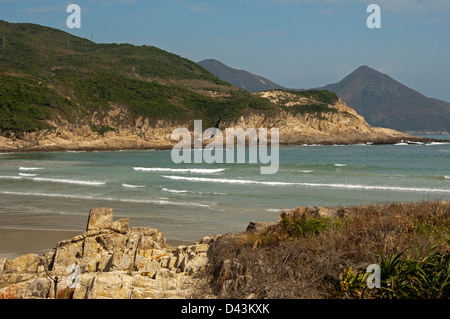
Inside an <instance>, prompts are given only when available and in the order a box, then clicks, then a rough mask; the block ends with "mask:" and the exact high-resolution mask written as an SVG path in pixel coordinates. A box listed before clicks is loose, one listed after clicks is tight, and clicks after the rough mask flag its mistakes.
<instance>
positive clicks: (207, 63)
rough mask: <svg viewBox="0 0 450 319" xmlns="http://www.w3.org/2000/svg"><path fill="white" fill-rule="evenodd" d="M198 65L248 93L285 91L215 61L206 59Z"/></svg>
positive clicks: (254, 76) (245, 72) (266, 81)
mask: <svg viewBox="0 0 450 319" xmlns="http://www.w3.org/2000/svg"><path fill="white" fill-rule="evenodd" d="M198 64H199V65H200V66H202V67H204V68H205V69H207V70H208V71H209V72H211V73H212V74H214V75H215V76H217V77H218V78H219V79H221V80H222V81H226V82H228V83H231V84H233V85H234V86H236V87H238V88H241V89H244V90H247V91H250V92H261V91H267V90H274V89H285V88H284V87H282V86H281V85H279V84H276V83H274V82H272V81H270V80H268V79H266V78H264V77H262V76H259V75H255V74H253V73H250V72H248V71H245V70H238V69H234V68H231V67H229V66H227V65H225V64H224V63H222V62H220V61H218V60H215V59H206V60H203V61H200V62H198Z"/></svg>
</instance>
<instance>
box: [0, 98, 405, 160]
mask: <svg viewBox="0 0 450 319" xmlns="http://www.w3.org/2000/svg"><path fill="white" fill-rule="evenodd" d="M257 94H259V95H260V96H261V97H264V98H267V99H269V100H271V101H272V102H273V103H276V104H278V105H280V106H282V107H284V108H282V109H281V110H280V111H279V112H277V113H276V114H271V115H267V114H263V113H260V112H259V113H257V112H252V113H249V114H247V115H242V116H240V117H239V118H238V119H237V120H236V121H235V122H233V123H226V124H221V126H220V127H219V128H220V129H222V130H223V131H224V130H225V129H226V128H242V129H244V130H246V129H247V128H254V129H258V128H267V129H268V131H269V133H270V129H271V128H278V129H279V143H280V145H302V144H356V143H395V142H399V141H401V139H405V138H409V139H412V138H413V137H412V136H410V135H408V134H405V133H401V132H398V131H395V130H392V129H385V128H374V127H371V126H370V125H368V124H367V122H366V121H365V120H364V118H363V117H362V116H360V115H358V114H357V113H356V112H355V110H353V109H352V108H350V107H348V106H347V105H346V104H345V103H344V102H342V101H341V100H339V101H338V102H337V103H336V104H333V105H328V107H330V108H332V109H334V110H335V111H333V112H322V113H304V114H301V113H294V112H290V111H289V107H292V106H294V105H297V106H298V105H307V104H310V103H314V102H315V101H314V100H311V99H308V98H304V97H298V96H294V95H292V94H290V93H288V92H285V91H276V90H275V91H267V92H261V93H257ZM48 124H50V125H51V126H52V127H56V129H54V130H42V131H38V132H32V133H26V134H24V136H23V137H21V138H15V137H14V136H13V137H12V138H6V137H0V150H2V151H65V150H126V149H136V150H139V149H153V148H155V149H170V148H172V147H173V146H174V145H175V144H176V143H178V141H176V140H172V139H171V134H172V132H173V131H174V130H175V129H177V128H179V127H190V128H192V125H193V123H185V125H183V124H179V123H170V122H164V121H158V122H156V123H155V122H153V123H151V121H150V120H149V119H148V118H144V117H138V118H133V116H132V114H130V112H129V111H128V109H127V108H126V107H124V106H120V105H112V106H111V109H110V110H109V111H108V112H107V113H106V114H98V113H96V112H94V113H92V114H90V115H89V116H86V117H85V118H83V119H82V120H81V121H79V122H78V123H77V125H73V124H70V123H69V122H68V121H67V120H65V119H63V118H56V119H53V120H52V121H50V122H49V123H48ZM102 129H103V130H102ZM205 129H206V127H203V130H205ZM192 135H193V134H192ZM269 140H270V137H269Z"/></svg>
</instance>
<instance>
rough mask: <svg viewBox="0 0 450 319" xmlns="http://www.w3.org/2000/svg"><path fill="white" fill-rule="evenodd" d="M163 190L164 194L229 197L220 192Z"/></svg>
mask: <svg viewBox="0 0 450 319" xmlns="http://www.w3.org/2000/svg"><path fill="white" fill-rule="evenodd" d="M161 190H162V191H163V192H168V193H178V194H183V193H190V194H199V195H227V194H225V193H220V192H194V191H188V190H185V189H182V190H177V189H169V188H165V187H163V188H162V189H161Z"/></svg>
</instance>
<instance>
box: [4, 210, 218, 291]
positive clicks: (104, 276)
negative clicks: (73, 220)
mask: <svg viewBox="0 0 450 319" xmlns="http://www.w3.org/2000/svg"><path fill="white" fill-rule="evenodd" d="M208 248H209V246H208V244H205V243H200V242H199V243H196V244H194V245H191V246H184V245H182V246H179V247H177V248H173V247H170V246H169V245H167V244H166V239H165V238H164V236H163V234H162V233H161V232H160V231H159V230H157V229H155V228H150V227H129V220H128V219H120V220H117V221H113V212H112V209H110V208H95V209H92V210H91V211H90V214H89V221H88V225H87V228H86V231H85V232H84V233H82V234H80V235H78V236H76V237H74V238H72V239H68V240H64V241H61V242H59V243H58V244H57V245H56V248H55V250H54V251H52V252H48V253H46V254H45V255H43V256H38V255H36V254H27V255H24V256H20V257H17V258H15V259H12V260H7V259H0V299H2V298H14V299H22V298H26V299H28V298H55V296H56V297H57V298H74V299H85V298H86V299H102V298H114V299H127V298H133V299H134V298H137V299H140V298H185V297H188V296H189V295H190V294H191V292H192V289H193V288H194V286H195V281H194V280H193V279H192V275H193V274H195V273H196V272H198V271H201V270H203V269H204V267H205V266H206V263H207V262H208V257H207V252H208ZM75 267H79V268H78V269H79V270H80V273H81V275H80V276H79V278H78V279H77V280H78V281H79V283H78V284H77V286H76V287H72V285H71V284H70V275H71V269H74V268H75Z"/></svg>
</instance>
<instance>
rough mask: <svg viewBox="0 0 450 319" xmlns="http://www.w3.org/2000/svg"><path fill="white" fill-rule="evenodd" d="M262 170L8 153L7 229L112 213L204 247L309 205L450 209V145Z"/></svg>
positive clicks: (124, 155)
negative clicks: (209, 239) (429, 204)
mask: <svg viewBox="0 0 450 319" xmlns="http://www.w3.org/2000/svg"><path fill="white" fill-rule="evenodd" d="M444 138H445V137H444ZM260 166H261V164H179V165H177V164H174V163H173V162H172V161H171V151H120V152H62V153H33V154H0V227H3V228H30V229H55V230H56V229H57V230H81V231H82V230H84V229H85V226H86V223H87V217H88V212H89V209H90V208H92V207H101V206H107V207H112V208H113V209H114V217H115V219H118V218H122V217H129V218H130V221H131V225H132V226H150V227H156V228H159V229H160V230H162V231H163V233H164V235H165V237H166V238H170V239H179V240H198V239H200V238H201V237H203V236H206V235H212V234H219V233H224V232H234V231H241V230H244V229H245V228H246V226H247V224H248V222H249V221H276V220H277V217H278V215H279V212H280V210H282V209H291V208H294V207H297V206H299V205H322V206H338V205H353V204H372V203H380V202H417V201H421V200H431V199H442V200H450V144H449V143H431V144H427V145H376V146H375V145H351V146H290V147H281V148H280V167H279V171H278V173H277V174H274V175H261V174H260Z"/></svg>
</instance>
